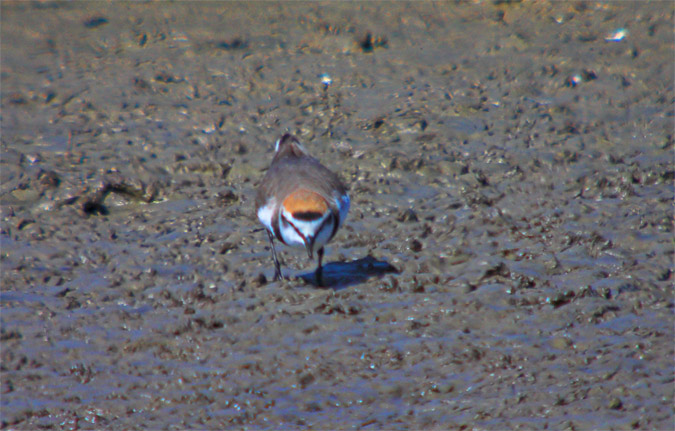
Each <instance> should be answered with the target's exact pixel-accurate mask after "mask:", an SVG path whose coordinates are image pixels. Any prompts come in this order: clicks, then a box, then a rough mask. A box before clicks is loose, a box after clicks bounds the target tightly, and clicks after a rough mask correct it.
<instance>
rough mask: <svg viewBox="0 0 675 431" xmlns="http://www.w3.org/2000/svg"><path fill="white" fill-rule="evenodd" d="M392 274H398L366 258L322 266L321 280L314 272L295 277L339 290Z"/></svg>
mask: <svg viewBox="0 0 675 431" xmlns="http://www.w3.org/2000/svg"><path fill="white" fill-rule="evenodd" d="M392 272H393V273H398V272H399V271H398V269H396V268H395V267H394V266H392V265H391V264H390V263H389V262H386V261H382V260H377V259H375V258H374V257H372V256H366V257H364V258H361V259H357V260H353V261H351V262H331V263H327V264H325V265H323V275H322V277H321V280H317V275H316V272H308V273H304V274H298V275H297V276H296V277H297V278H299V279H302V280H304V281H305V282H306V283H309V284H311V285H313V286H316V287H321V288H330V289H333V290H341V289H344V288H347V287H349V286H352V285H354V284H359V283H363V282H364V281H366V280H368V279H369V278H371V277H376V276H382V275H384V274H388V273H392Z"/></svg>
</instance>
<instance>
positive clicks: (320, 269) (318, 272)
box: [316, 247, 323, 286]
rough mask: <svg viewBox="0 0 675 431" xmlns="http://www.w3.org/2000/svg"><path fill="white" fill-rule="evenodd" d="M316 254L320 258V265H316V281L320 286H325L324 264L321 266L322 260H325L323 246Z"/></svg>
mask: <svg viewBox="0 0 675 431" xmlns="http://www.w3.org/2000/svg"><path fill="white" fill-rule="evenodd" d="M316 255H317V257H318V258H319V266H317V267H316V283H317V284H318V285H319V286H323V266H321V261H322V260H323V247H321V248H320V249H319V251H317V252H316Z"/></svg>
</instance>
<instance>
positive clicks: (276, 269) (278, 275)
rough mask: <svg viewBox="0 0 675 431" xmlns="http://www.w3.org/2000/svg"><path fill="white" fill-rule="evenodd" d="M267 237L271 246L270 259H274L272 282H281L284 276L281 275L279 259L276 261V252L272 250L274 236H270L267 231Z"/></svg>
mask: <svg viewBox="0 0 675 431" xmlns="http://www.w3.org/2000/svg"><path fill="white" fill-rule="evenodd" d="M267 237H268V238H269V239H270V244H271V245H272V257H273V258H274V281H278V280H283V278H284V276H283V275H281V265H279V259H277V250H276V249H275V248H274V235H272V232H270V231H267Z"/></svg>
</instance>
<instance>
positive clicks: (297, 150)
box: [255, 133, 349, 285]
mask: <svg viewBox="0 0 675 431" xmlns="http://www.w3.org/2000/svg"><path fill="white" fill-rule="evenodd" d="M255 207H256V212H257V214H258V219H259V220H260V222H261V223H262V224H263V225H264V226H265V228H266V230H267V235H268V237H269V239H270V244H271V246H272V257H273V258H274V279H275V280H279V279H282V278H283V276H282V275H281V267H280V265H279V259H278V258H277V252H276V250H275V248H274V239H275V238H276V239H278V240H279V241H281V242H282V243H284V244H286V245H288V246H291V247H303V248H304V249H305V250H307V254H308V255H309V258H310V259H312V258H313V256H314V252H315V251H316V254H317V257H318V260H319V265H318V266H317V268H316V272H315V274H316V280H317V283H318V284H319V285H323V268H322V267H321V261H322V259H323V252H324V250H323V247H324V245H326V243H327V242H328V241H330V240H331V239H332V238H333V237H334V236H335V233H336V232H337V230H338V228H339V227H340V225H342V223H343V222H344V221H345V219H346V218H347V212H348V211H349V195H348V194H347V188H346V187H345V186H344V184H343V183H342V181H340V179H339V178H338V176H337V175H335V174H334V173H333V172H331V171H330V170H329V169H328V168H326V167H325V166H324V165H322V164H321V163H320V162H319V161H318V160H317V159H315V158H314V157H312V156H310V155H309V153H308V152H307V150H305V148H304V147H303V146H302V145H301V144H300V142H299V141H298V140H297V138H296V137H295V136H293V135H290V134H288V133H287V134H285V135H284V136H282V137H281V139H279V140H278V141H277V143H276V148H275V152H274V158H273V159H272V164H271V165H270V167H269V169H268V170H267V173H266V174H265V177H264V178H263V180H262V182H261V183H260V187H259V188H258V194H257V196H256V199H255Z"/></svg>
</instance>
